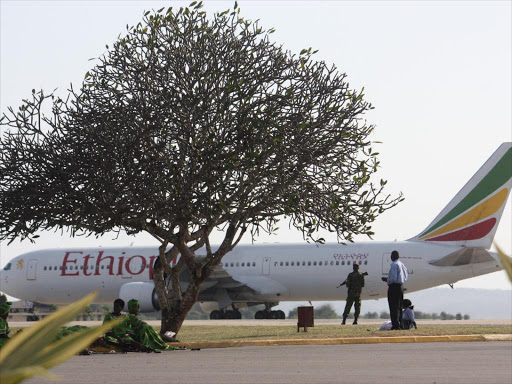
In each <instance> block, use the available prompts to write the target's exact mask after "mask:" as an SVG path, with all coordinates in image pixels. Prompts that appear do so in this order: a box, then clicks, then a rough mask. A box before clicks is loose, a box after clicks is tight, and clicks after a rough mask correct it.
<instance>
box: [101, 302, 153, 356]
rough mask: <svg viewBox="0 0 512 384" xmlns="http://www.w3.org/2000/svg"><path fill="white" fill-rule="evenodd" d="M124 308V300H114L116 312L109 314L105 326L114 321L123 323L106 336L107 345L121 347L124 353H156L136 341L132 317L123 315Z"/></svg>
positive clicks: (104, 321)
mask: <svg viewBox="0 0 512 384" xmlns="http://www.w3.org/2000/svg"><path fill="white" fill-rule="evenodd" d="M123 308H124V300H122V299H116V300H114V310H113V311H112V313H107V314H106V315H105V319H104V320H103V324H105V323H106V322H109V321H112V320H118V319H122V321H121V323H120V324H118V325H116V326H115V327H114V328H112V329H111V330H110V331H109V332H107V333H106V334H105V337H104V340H105V342H106V343H107V344H109V345H113V346H116V347H121V348H122V349H123V350H124V351H127V352H128V351H130V352H131V351H134V352H139V351H142V352H155V350H154V349H153V348H149V347H147V346H145V345H143V344H141V343H139V342H137V341H136V340H135V334H134V332H133V329H132V326H131V321H130V317H129V316H128V315H127V314H125V313H121V311H122V310H123Z"/></svg>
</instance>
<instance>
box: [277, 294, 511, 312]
mask: <svg viewBox="0 0 512 384" xmlns="http://www.w3.org/2000/svg"><path fill="white" fill-rule="evenodd" d="M405 297H406V298H408V299H409V300H411V301H412V302H413V304H414V308H415V309H416V310H418V311H422V312H427V313H433V312H437V313H440V312H443V311H444V312H446V313H451V314H454V315H455V314H456V313H461V314H463V315H464V314H468V315H469V316H471V319H511V318H512V290H510V289H509V290H498V289H496V290H490V289H475V288H455V289H451V288H431V289H425V290H423V291H419V292H414V293H411V294H406V295H405ZM325 303H330V304H332V306H333V307H334V309H335V310H336V312H337V313H338V314H340V315H341V314H342V313H343V309H344V308H345V302H344V301H332V302H326V301H322V302H319V301H315V302H313V305H314V306H315V307H319V306H320V305H322V304H325ZM301 305H309V304H308V303H305V302H283V303H281V304H280V305H279V307H278V308H277V309H281V310H283V311H284V312H285V313H286V314H288V311H290V310H291V309H293V308H296V307H298V306H301ZM274 309H276V308H274ZM353 310H354V309H352V311H353ZM381 311H386V312H387V311H388V302H387V299H379V300H365V301H363V303H362V306H361V314H365V313H367V312H378V313H380V312H381Z"/></svg>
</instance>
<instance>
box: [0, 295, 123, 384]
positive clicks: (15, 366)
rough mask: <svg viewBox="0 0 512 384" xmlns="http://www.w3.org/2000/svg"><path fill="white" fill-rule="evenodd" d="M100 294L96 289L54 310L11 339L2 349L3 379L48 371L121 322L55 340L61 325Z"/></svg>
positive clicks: (0, 373)
mask: <svg viewBox="0 0 512 384" xmlns="http://www.w3.org/2000/svg"><path fill="white" fill-rule="evenodd" d="M96 295H97V292H93V293H91V294H89V295H87V296H86V297H84V298H83V299H81V300H79V301H77V302H76V303H74V304H71V305H69V306H67V307H65V308H63V309H61V310H59V311H57V312H55V313H52V314H51V315H50V316H48V317H46V318H45V319H43V320H41V321H40V322H39V323H38V324H36V325H34V326H32V327H30V328H27V329H25V330H24V331H23V332H21V333H18V334H16V336H14V337H13V338H12V339H11V340H9V342H7V343H6V344H5V345H4V346H3V347H2V349H0V382H1V383H2V384H4V383H18V382H20V381H21V380H24V379H25V378H27V377H30V376H33V375H36V374H37V375H39V374H43V373H46V369H48V368H51V367H53V366H55V365H57V364H59V363H61V362H62V361H64V360H66V359H68V358H69V357H71V356H73V355H74V354H76V353H77V352H79V351H81V350H82V349H84V348H86V347H87V346H89V345H90V344H91V343H92V342H93V341H94V340H95V339H96V338H98V337H99V336H100V335H102V334H104V333H105V332H106V331H108V330H109V329H111V328H112V327H113V326H115V325H117V322H108V323H106V324H104V325H102V326H100V327H91V328H87V329H84V330H83V331H80V332H76V333H74V334H72V335H69V336H67V337H64V338H62V339H61V340H59V341H57V342H54V343H52V341H53V340H54V339H55V336H56V335H57V333H58V331H59V329H60V327H61V326H63V325H64V324H66V323H68V322H70V321H72V320H74V319H75V318H76V316H78V315H79V314H80V313H82V311H83V310H84V308H85V307H87V305H89V304H90V303H91V302H92V301H93V300H94V298H95V297H96ZM50 343H52V344H50Z"/></svg>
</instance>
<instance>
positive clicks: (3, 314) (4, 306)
mask: <svg viewBox="0 0 512 384" xmlns="http://www.w3.org/2000/svg"><path fill="white" fill-rule="evenodd" d="M11 305H12V303H11V302H10V301H6V302H4V303H1V304H0V348H2V347H3V346H4V344H5V343H7V342H8V341H9V333H11V330H10V329H9V324H8V323H7V318H8V317H9V310H10V309H11Z"/></svg>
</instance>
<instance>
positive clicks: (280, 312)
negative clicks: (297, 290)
mask: <svg viewBox="0 0 512 384" xmlns="http://www.w3.org/2000/svg"><path fill="white" fill-rule="evenodd" d="M276 312H277V314H278V315H279V317H278V318H279V320H284V319H286V315H285V314H284V312H283V311H281V310H279V311H276Z"/></svg>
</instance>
